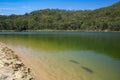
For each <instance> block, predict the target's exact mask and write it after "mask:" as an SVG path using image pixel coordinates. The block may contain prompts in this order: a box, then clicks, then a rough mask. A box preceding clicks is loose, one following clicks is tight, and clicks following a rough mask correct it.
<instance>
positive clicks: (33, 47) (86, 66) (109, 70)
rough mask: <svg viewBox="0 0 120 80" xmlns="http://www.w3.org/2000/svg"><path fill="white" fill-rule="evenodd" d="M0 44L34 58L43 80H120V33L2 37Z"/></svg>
mask: <svg viewBox="0 0 120 80" xmlns="http://www.w3.org/2000/svg"><path fill="white" fill-rule="evenodd" d="M0 40H1V41H2V42H5V43H7V44H9V45H12V46H15V48H16V49H17V50H19V51H21V52H23V53H26V54H27V55H30V56H31V57H32V58H33V59H34V58H35V60H34V61H33V62H34V63H33V64H35V66H36V68H37V69H38V68H40V69H39V70H41V68H43V69H42V70H43V72H44V74H42V73H43V72H42V71H41V72H40V71H39V70H38V71H39V73H40V75H42V76H41V78H42V79H44V80H119V79H120V77H119V76H120V43H119V41H120V33H84V32H83V33H79V32H28V33H26V32H23V33H0ZM41 65H42V66H41ZM46 76H47V78H45V77H46Z"/></svg>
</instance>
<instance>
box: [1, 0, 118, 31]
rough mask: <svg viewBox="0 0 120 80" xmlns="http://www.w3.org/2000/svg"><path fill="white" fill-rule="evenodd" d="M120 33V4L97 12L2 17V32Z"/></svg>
mask: <svg viewBox="0 0 120 80" xmlns="http://www.w3.org/2000/svg"><path fill="white" fill-rule="evenodd" d="M44 29H50V30H82V31H89V30H91V31H106V30H107V31H120V2H118V3H116V4H114V5H112V6H109V7H105V8H100V9H96V10H84V11H83V10H60V9H44V10H37V11H33V12H31V13H26V14H24V15H10V16H2V15H0V30H16V31H23V30H24V31H25V30H44Z"/></svg>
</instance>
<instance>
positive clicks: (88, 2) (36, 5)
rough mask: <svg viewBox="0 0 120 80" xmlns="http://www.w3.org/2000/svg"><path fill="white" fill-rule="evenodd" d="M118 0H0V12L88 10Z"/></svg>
mask: <svg viewBox="0 0 120 80" xmlns="http://www.w3.org/2000/svg"><path fill="white" fill-rule="evenodd" d="M118 1H120V0H0V14H1V15H10V14H24V13H26V12H28V13H29V12H31V11H34V10H40V9H46V8H50V9H56V8H58V9H67V10H86V9H87V10H88V9H92V10H93V9H97V8H101V7H106V6H109V5H112V4H113V3H116V2H118Z"/></svg>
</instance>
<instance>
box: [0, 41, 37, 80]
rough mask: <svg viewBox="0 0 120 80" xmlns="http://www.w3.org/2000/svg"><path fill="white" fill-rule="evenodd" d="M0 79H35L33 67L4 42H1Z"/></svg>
mask: <svg viewBox="0 0 120 80" xmlns="http://www.w3.org/2000/svg"><path fill="white" fill-rule="evenodd" d="M0 80H35V78H34V74H33V73H32V72H31V69H30V68H28V67H26V65H25V64H24V63H23V62H22V60H21V59H20V58H19V57H18V55H17V54H16V53H15V52H14V51H13V50H11V49H10V48H9V47H7V46H6V45H5V44H3V43H0Z"/></svg>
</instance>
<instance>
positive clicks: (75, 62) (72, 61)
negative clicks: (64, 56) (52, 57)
mask: <svg viewBox="0 0 120 80" xmlns="http://www.w3.org/2000/svg"><path fill="white" fill-rule="evenodd" d="M69 62H71V63H74V64H80V63H79V62H78V61H75V60H69Z"/></svg>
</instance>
